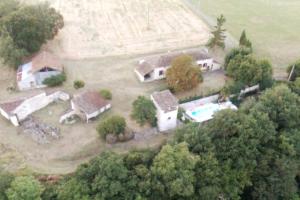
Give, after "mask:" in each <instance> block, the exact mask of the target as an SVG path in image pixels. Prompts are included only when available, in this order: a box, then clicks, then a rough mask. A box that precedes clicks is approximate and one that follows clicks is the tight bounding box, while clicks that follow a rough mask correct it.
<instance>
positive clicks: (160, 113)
mask: <svg viewBox="0 0 300 200" xmlns="http://www.w3.org/2000/svg"><path fill="white" fill-rule="evenodd" d="M151 100H152V101H153V103H154V105H155V107H156V117H157V126H158V130H159V131H161V132H163V131H167V130H170V129H174V128H176V126H177V114H178V106H179V105H178V100H177V98H176V97H175V96H173V94H172V93H171V92H170V90H165V91H162V92H154V93H153V94H152V95H151Z"/></svg>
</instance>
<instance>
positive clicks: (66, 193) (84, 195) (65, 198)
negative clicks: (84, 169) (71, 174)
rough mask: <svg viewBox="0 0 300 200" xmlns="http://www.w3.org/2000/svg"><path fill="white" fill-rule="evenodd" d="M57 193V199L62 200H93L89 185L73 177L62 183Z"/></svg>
mask: <svg viewBox="0 0 300 200" xmlns="http://www.w3.org/2000/svg"><path fill="white" fill-rule="evenodd" d="M57 193H58V196H57V199H61V200H71V199H72V200H91V198H90V196H89V194H90V189H89V187H88V185H87V184H86V183H84V182H82V181H80V180H77V179H76V178H71V179H69V180H67V181H65V182H64V183H63V184H61V185H60V187H59V188H58V191H57Z"/></svg>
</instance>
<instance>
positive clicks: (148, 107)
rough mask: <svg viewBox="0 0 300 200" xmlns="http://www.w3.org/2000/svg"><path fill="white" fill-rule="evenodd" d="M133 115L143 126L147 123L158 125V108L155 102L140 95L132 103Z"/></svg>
mask: <svg viewBox="0 0 300 200" xmlns="http://www.w3.org/2000/svg"><path fill="white" fill-rule="evenodd" d="M132 106H133V108H132V113H131V117H132V118H133V119H134V120H136V121H137V123H138V124H140V125H141V126H143V125H144V124H145V123H150V124H151V125H152V126H155V125H156V108H155V106H154V104H153V102H152V101H151V100H150V99H148V98H146V97H144V96H139V97H138V98H137V99H136V100H135V101H134V102H133V104H132Z"/></svg>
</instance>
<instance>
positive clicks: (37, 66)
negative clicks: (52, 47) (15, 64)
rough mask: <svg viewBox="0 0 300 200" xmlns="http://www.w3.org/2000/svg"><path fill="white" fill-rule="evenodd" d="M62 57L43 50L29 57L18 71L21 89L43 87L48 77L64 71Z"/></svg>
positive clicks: (18, 83)
mask: <svg viewBox="0 0 300 200" xmlns="http://www.w3.org/2000/svg"><path fill="white" fill-rule="evenodd" d="M63 70H64V69H63V65H62V63H61V61H60V59H59V58H58V57H56V56H54V55H53V54H51V53H49V52H46V51H41V52H39V53H38V54H36V55H34V56H32V57H31V58H29V59H27V61H25V62H24V64H23V65H21V66H19V68H18V71H17V85H18V88H19V90H29V89H34V88H43V87H46V85H44V84H43V82H44V80H45V79H46V78H49V77H51V76H56V75H59V74H61V73H63Z"/></svg>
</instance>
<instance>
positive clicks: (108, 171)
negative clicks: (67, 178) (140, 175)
mask: <svg viewBox="0 0 300 200" xmlns="http://www.w3.org/2000/svg"><path fill="white" fill-rule="evenodd" d="M76 178H77V180H80V181H83V183H85V184H86V185H87V186H89V187H90V188H91V192H90V199H103V200H106V199H107V200H114V199H135V197H136V191H135V188H136V179H135V178H134V177H131V176H130V172H129V170H128V169H127V168H126V167H125V165H124V161H123V157H122V156H120V155H117V154H115V153H112V152H104V153H102V154H101V156H99V157H98V158H96V159H94V160H92V161H91V162H90V164H89V165H84V166H82V167H81V168H79V170H78V171H77V173H76Z"/></svg>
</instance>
